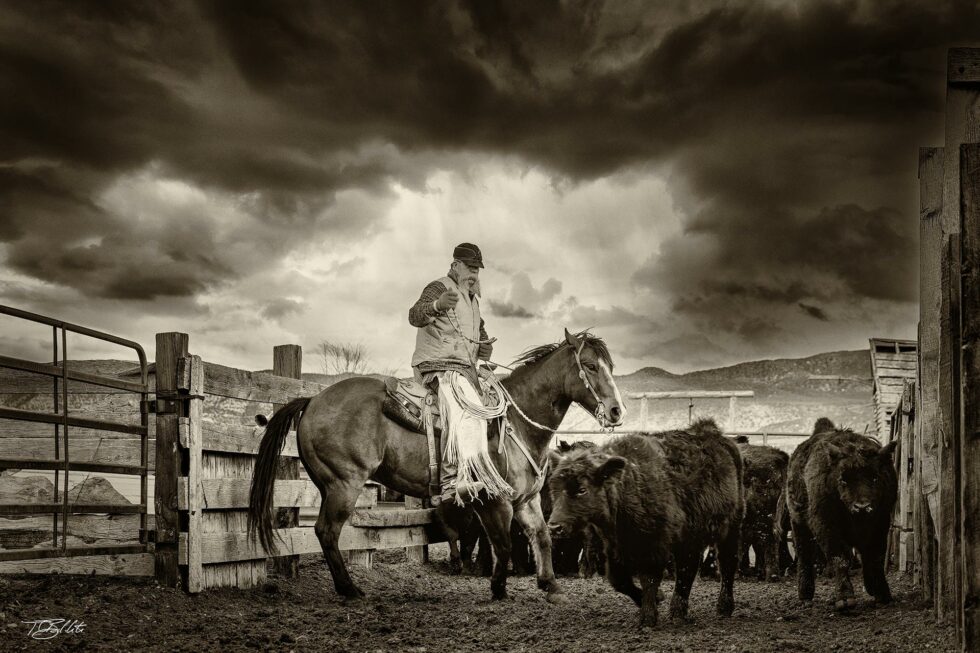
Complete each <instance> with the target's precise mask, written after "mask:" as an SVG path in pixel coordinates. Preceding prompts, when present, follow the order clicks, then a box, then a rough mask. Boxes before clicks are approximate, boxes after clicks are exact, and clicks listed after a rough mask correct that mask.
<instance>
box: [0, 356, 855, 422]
mask: <svg viewBox="0 0 980 653" xmlns="http://www.w3.org/2000/svg"><path fill="white" fill-rule="evenodd" d="M70 365H71V366H72V367H74V368H75V369H78V370H80V371H86V372H94V373H103V374H110V375H116V374H119V375H126V376H128V375H132V374H134V373H135V372H136V369H135V368H134V366H133V363H132V362H125V361H113V360H92V361H70ZM260 371H263V372H270V370H260ZM350 376H354V375H352V374H349V373H347V374H320V373H316V372H307V373H304V374H303V379H304V380H307V381H315V382H318V383H322V384H324V385H331V384H333V383H336V382H338V381H341V380H343V379H345V378H348V377H350ZM369 376H373V377H375V378H381V377H382V376H383V375H381V374H369ZM616 382H617V384H618V386H619V389H620V392H621V393H622V395H623V398H624V401H625V403H626V409H627V417H626V422H625V424H624V426H623V429H624V430H631V429H652V430H662V429H669V428H679V427H683V426H686V425H687V423H688V419H689V417H699V416H703V417H714V418H715V419H716V420H717V421H718V423H719V425H721V426H722V427H723V428H728V427H729V424H728V423H727V421H728V400H727V399H698V400H696V401H695V402H694V406H693V407H691V405H690V403H691V402H690V401H689V400H688V399H672V400H651V401H648V404H647V417H648V419H647V421H646V423H642V424H641V423H640V413H641V411H640V401H639V400H638V399H633V398H631V396H630V395H631V394H632V393H637V392H654V391H667V390H673V391H684V390H751V391H753V392H754V393H755V395H754V397H752V398H742V399H739V400H738V401H737V414H736V421H735V424H734V430H736V431H750V432H762V431H766V432H769V433H772V432H786V433H806V432H809V431H810V429H811V428H812V426H813V422H814V421H815V420H816V419H817V418H818V417H829V418H830V419H832V420H834V421H835V422H836V423H837V424H839V425H847V426H850V427H852V428H854V429H855V430H858V431H861V430H863V429H864V428H865V426H866V425H867V424H869V423H870V422H871V421H872V415H873V408H872V404H871V401H872V381H871V363H870V355H869V352H868V350H856V351H835V352H827V353H823V354H816V355H814V356H808V357H805V358H780V359H772V360H759V361H749V362H745V363H739V364H737V365H729V366H726V367H720V368H715V369H707V370H697V371H694V372H688V373H686V374H675V373H673V372H670V371H668V370H665V369H662V368H659V367H645V368H643V369H640V370H637V371H636V372H633V373H632V374H626V375H622V376H617V377H616ZM49 384H50V381H49V380H48V379H45V378H42V377H38V376H37V375H28V374H26V373H23V372H15V371H13V370H5V369H0V395H2V394H4V393H11V392H14V393H16V392H20V393H24V392H27V393H33V392H37V393H39V394H40V393H46V394H48V395H50V385H49ZM2 403H4V402H3V401H0V404H2ZM595 427H596V424H595V421H594V420H593V418H592V417H591V416H590V415H588V414H586V413H585V411H583V410H581V409H578V408H573V409H572V410H571V411H570V412H569V415H568V416H567V417H566V420H565V422H563V423H562V427H561V428H562V429H574V430H580V429H581V430H590V429H595Z"/></svg>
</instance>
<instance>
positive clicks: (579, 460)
mask: <svg viewBox="0 0 980 653" xmlns="http://www.w3.org/2000/svg"><path fill="white" fill-rule="evenodd" d="M894 446H895V445H894V443H891V444H888V445H885V446H884V447H882V446H880V445H879V443H878V441H877V440H875V439H873V438H870V437H866V436H863V435H860V434H857V433H855V432H853V431H852V430H850V429H839V428H837V427H836V426H835V425H834V424H833V423H832V422H831V421H830V420H828V419H826V418H821V419H820V420H818V421H817V423H816V425H815V427H814V432H813V435H812V436H810V437H809V438H808V439H807V440H805V441H804V442H803V443H802V444H800V445H799V446H798V447H797V448H796V449H795V450H794V451H793V454H792V455H788V454H786V453H785V452H783V451H780V450H778V449H775V448H773V447H767V446H755V445H750V444H748V443H747V442H746V441H740V442H739V441H733V440H731V439H729V438H727V437H725V436H723V435H722V433H721V431H720V430H719V428H718V427H717V426H716V425H715V423H714V422H713V421H710V420H703V421H699V422H697V423H695V424H693V425H692V426H691V427H690V428H688V429H685V430H675V431H665V432H659V433H648V434H638V435H626V436H623V437H620V438H618V439H615V440H613V441H610V442H608V443H607V444H604V445H602V446H596V445H594V444H592V443H587V442H578V443H575V444H574V445H567V444H564V443H562V445H561V446H560V447H559V449H558V450H556V451H553V452H552V453H551V455H552V460H551V465H550V471H549V478H548V482H547V484H546V486H545V488H544V489H543V490H542V506H543V507H544V511H545V516H546V518H548V524H549V527H550V529H551V534H552V542H553V560H554V565H555V571H556V572H557V573H566V574H569V573H571V574H576V573H577V574H581V575H584V576H589V575H591V574H592V573H595V572H596V571H597V570H604V571H605V576H606V578H607V579H608V581H609V583H610V584H611V585H612V587H613V588H614V589H616V590H617V591H619V592H622V593H623V594H626V595H627V596H629V597H630V598H631V599H633V601H634V602H635V603H636V604H637V605H638V606H639V608H640V622H641V624H644V625H656V623H657V621H658V603H659V600H660V598H662V593H661V592H660V591H659V586H660V582H661V580H662V579H663V578H664V575H665V573H666V574H668V575H671V574H672V575H673V577H674V579H675V580H674V593H673V597H672V598H671V601H670V606H669V616H670V618H671V620H674V621H686V620H687V611H688V598H689V596H690V592H691V587H692V585H693V583H694V579H695V577H696V576H697V575H698V572H699V571H700V572H701V574H702V575H704V574H705V573H710V571H709V570H708V569H706V567H709V566H712V563H713V564H714V565H717V571H718V574H719V575H720V587H719V593H718V599H717V611H718V613H719V614H721V615H724V616H728V615H731V614H732V611H733V609H734V606H735V603H734V591H733V589H734V581H735V575H736V572H737V571H739V570H740V571H741V573H742V574H743V575H745V576H748V575H758V576H760V577H765V578H767V579H769V580H778V579H780V578H781V577H782V576H783V575H784V573H786V572H787V570H788V569H789V568H790V567H791V566H792V565H794V564H795V566H796V567H797V581H798V592H799V598H800V600H802V601H811V600H812V599H813V595H814V575H815V573H816V569H817V568H819V567H823V566H824V565H826V569H827V572H828V573H830V574H832V575H833V578H834V597H833V600H834V606H835V608H836V609H837V610H841V611H844V610H849V609H851V608H853V607H855V606H856V605H857V600H856V598H855V594H854V588H853V586H852V584H851V580H850V571H851V569H852V568H853V567H855V565H856V564H857V563H858V560H859V562H860V567H861V571H862V574H863V579H864V587H865V589H866V590H867V592H868V594H870V595H871V597H873V599H874V600H875V601H877V602H880V603H886V602H888V601H890V600H891V593H890V591H889V588H888V581H887V580H886V578H885V556H886V542H887V536H888V530H889V524H890V521H891V514H892V509H893V507H894V504H895V501H896V497H897V478H896V473H895V468H894V464H893V462H892V453H893V451H894ZM472 520H473V521H472V523H471V524H470V527H469V528H461V529H453V530H454V531H457V532H458V538H459V548H458V549H457V547H456V546H455V542H454V541H453V540H454V537H451V538H450V543H451V550H452V560H451V564H452V565H453V566H454V570H457V571H458V570H460V569H463V568H468V569H470V570H473V563H471V558H472V555H473V552H474V549H475V547H476V544H477V540H478V539H479V536H480V535H481V534H482V529H481V528H479V526H478V522H477V520H476V518H475V516H474V517H472ZM519 531H520V529H519V528H518V527H516V526H515V528H514V532H513V539H514V545H513V552H514V554H513V564H514V571H515V573H526V572H527V571H528V570H529V569H530V567H531V560H530V556H529V553H528V546H527V541H526V539H522V538H523V533H521V532H519ZM790 531H792V538H793V546H794V548H795V551H796V560H795V561H794V560H793V559H792V556H791V555H790V552H789V547H788V546H787V535H788V533H789V532H790ZM522 542H523V544H522ZM750 548H751V549H752V551H753V553H754V557H755V568H754V569H752V568H751V567H750V558H749V555H748V550H749V549H750ZM706 550H707V551H708V557H707V558H705V555H704V554H705V551H706ZM479 551H480V554H479V555H478V557H477V561H476V570H477V571H479V570H483V571H484V573H489V567H490V553H489V547H488V546H486V543H485V542H484V543H483V544H481V545H480V547H479ZM855 551H856V552H857V557H855V555H854V553H855ZM635 578H638V579H639V581H640V586H639V587H637V585H636V584H635V581H634V579H635Z"/></svg>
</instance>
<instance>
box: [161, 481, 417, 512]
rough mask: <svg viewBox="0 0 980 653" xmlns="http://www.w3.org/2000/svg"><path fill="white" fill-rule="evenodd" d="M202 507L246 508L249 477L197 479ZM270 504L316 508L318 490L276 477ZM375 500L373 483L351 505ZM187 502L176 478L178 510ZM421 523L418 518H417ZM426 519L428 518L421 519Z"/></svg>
mask: <svg viewBox="0 0 980 653" xmlns="http://www.w3.org/2000/svg"><path fill="white" fill-rule="evenodd" d="M201 485H202V489H203V496H204V505H203V506H201V508H203V509H204V510H215V509H229V508H248V495H249V490H250V489H251V485H252V481H251V479H244V478H219V479H204V480H203V481H201ZM274 492H275V494H274V496H273V505H274V506H276V507H277V508H319V507H320V490H318V489H317V487H316V485H314V484H313V482H312V481H308V480H298V481H296V480H277V481H276V485H275V489H274ZM377 503H378V491H377V487H376V486H369V487H365V488H364V489H363V490H362V491H361V494H360V496H358V497H357V503H356V504H355V508H359V509H360V508H373V507H374V506H375V505H377ZM189 505H190V502H189V500H188V493H187V478H186V477H180V478H178V479H177V507H178V510H188V509H189ZM420 523H422V522H420ZM424 523H429V522H424Z"/></svg>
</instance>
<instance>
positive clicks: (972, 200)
mask: <svg viewBox="0 0 980 653" xmlns="http://www.w3.org/2000/svg"><path fill="white" fill-rule="evenodd" d="M960 162H961V171H962V176H961V178H960V184H961V193H960V197H961V203H962V204H961V209H962V210H961V214H960V219H961V223H960V225H961V229H960V234H961V235H960V238H961V241H960V273H961V277H960V279H961V295H960V316H961V341H960V345H961V346H960V352H961V358H960V372H961V385H960V390H961V393H962V394H961V398H962V402H961V410H962V412H961V416H962V421H961V423H960V428H961V441H960V462H961V473H960V478H959V481H960V488H959V492H960V498H961V502H962V503H961V507H962V510H961V521H960V536H961V542H962V566H961V570H960V572H961V574H962V580H963V583H962V589H963V592H962V600H961V604H960V606H959V609H960V610H961V611H962V621H963V635H964V638H963V641H962V645H963V650H964V651H977V650H980V145H977V144H971V145H964V146H963V149H962V150H961V159H960Z"/></svg>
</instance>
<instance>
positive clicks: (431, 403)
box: [381, 376, 442, 497]
mask: <svg viewBox="0 0 980 653" xmlns="http://www.w3.org/2000/svg"><path fill="white" fill-rule="evenodd" d="M384 383H385V398H384V400H383V401H382V402H381V412H382V414H384V416H385V417H387V418H388V419H390V420H392V421H393V422H395V424H398V425H399V426H402V427H404V428H406V429H409V430H411V431H415V432H416V433H421V434H423V435H425V436H426V440H427V441H428V446H429V495H430V496H432V497H438V496H440V490H441V486H440V483H439V461H440V460H441V458H442V456H440V455H439V452H440V451H441V449H440V446H439V445H440V444H441V438H442V428H441V427H440V426H439V424H440V420H439V416H440V413H439V399H438V397H437V396H436V393H435V392H433V391H432V390H430V389H429V388H426V387H425V386H424V385H422V384H421V383H419V382H418V381H416V380H415V379H396V378H395V377H393V376H389V377H387V378H386V379H385V382H384Z"/></svg>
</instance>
